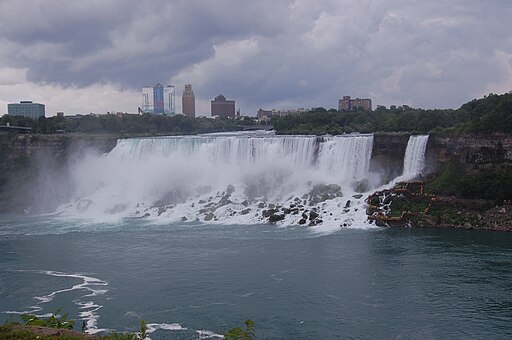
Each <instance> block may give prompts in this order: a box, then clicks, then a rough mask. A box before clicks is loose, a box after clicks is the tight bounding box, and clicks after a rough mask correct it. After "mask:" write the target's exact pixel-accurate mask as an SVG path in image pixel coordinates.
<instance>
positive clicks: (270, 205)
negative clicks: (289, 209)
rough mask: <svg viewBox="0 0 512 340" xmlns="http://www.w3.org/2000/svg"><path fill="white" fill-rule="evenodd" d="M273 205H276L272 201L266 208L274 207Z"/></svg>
mask: <svg viewBox="0 0 512 340" xmlns="http://www.w3.org/2000/svg"><path fill="white" fill-rule="evenodd" d="M275 207H276V205H275V204H273V203H270V204H269V205H268V208H269V209H274V208H275Z"/></svg>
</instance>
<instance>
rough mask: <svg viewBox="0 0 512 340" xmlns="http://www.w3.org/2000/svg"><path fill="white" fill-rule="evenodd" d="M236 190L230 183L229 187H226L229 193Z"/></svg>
mask: <svg viewBox="0 0 512 340" xmlns="http://www.w3.org/2000/svg"><path fill="white" fill-rule="evenodd" d="M234 191H235V187H234V186H233V185H232V184H229V185H228V187H227V188H226V193H227V194H228V195H231V194H232V193H233V192H234Z"/></svg>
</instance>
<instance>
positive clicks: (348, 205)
mask: <svg viewBox="0 0 512 340" xmlns="http://www.w3.org/2000/svg"><path fill="white" fill-rule="evenodd" d="M345 208H350V200H348V201H347V203H346V204H345Z"/></svg>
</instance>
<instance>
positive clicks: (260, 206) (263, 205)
mask: <svg viewBox="0 0 512 340" xmlns="http://www.w3.org/2000/svg"><path fill="white" fill-rule="evenodd" d="M265 206H266V205H265V203H263V202H261V203H260V204H258V208H260V209H263V208H265Z"/></svg>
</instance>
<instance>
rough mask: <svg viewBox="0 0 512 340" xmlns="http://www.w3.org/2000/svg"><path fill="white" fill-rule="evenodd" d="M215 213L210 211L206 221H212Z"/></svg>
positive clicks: (205, 217) (205, 218)
mask: <svg viewBox="0 0 512 340" xmlns="http://www.w3.org/2000/svg"><path fill="white" fill-rule="evenodd" d="M213 217H214V215H213V213H208V214H206V215H205V216H204V220H205V221H211V220H212V219H213Z"/></svg>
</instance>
